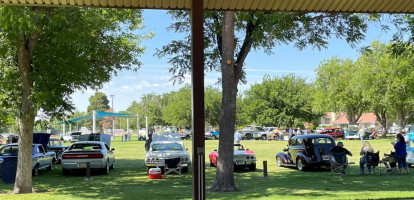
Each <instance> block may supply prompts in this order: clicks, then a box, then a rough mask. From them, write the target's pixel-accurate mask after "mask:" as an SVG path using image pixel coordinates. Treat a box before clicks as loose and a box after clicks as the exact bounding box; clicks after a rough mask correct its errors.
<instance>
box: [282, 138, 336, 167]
mask: <svg viewBox="0 0 414 200" xmlns="http://www.w3.org/2000/svg"><path fill="white" fill-rule="evenodd" d="M334 146H335V140H334V138H333V137H332V136H330V135H322V134H310V135H296V136H293V137H292V138H290V139H289V141H288V145H287V148H284V149H283V152H280V153H277V154H276V163H277V166H278V167H282V166H284V167H296V169H297V170H299V171H302V170H303V169H305V167H319V166H329V164H330V162H329V159H330V156H329V151H330V150H331V148H332V147H334Z"/></svg>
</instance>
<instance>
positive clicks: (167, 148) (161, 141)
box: [145, 133, 191, 172]
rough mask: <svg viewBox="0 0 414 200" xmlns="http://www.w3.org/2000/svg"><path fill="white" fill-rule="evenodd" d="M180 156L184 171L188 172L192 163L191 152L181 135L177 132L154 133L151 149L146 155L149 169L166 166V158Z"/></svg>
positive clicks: (146, 163)
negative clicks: (185, 146)
mask: <svg viewBox="0 0 414 200" xmlns="http://www.w3.org/2000/svg"><path fill="white" fill-rule="evenodd" d="M173 158H180V160H181V166H182V167H183V169H182V171H183V172H187V171H188V167H189V166H190V165H191V160H190V154H189V153H188V152H187V150H186V149H185V148H184V144H183V142H182V141H181V138H180V135H179V134H178V135H177V134H175V133H169V134H167V133H164V134H154V135H153V136H152V142H151V146H150V150H149V151H148V152H147V154H146V156H145V166H146V167H147V170H149V169H150V168H152V167H157V166H158V167H161V168H163V167H164V166H165V160H166V159H173Z"/></svg>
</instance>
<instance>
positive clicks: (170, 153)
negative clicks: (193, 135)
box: [147, 151, 190, 158]
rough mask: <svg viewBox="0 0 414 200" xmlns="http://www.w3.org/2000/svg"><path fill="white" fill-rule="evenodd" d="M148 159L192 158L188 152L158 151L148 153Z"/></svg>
mask: <svg viewBox="0 0 414 200" xmlns="http://www.w3.org/2000/svg"><path fill="white" fill-rule="evenodd" d="M147 157H151V158H177V157H190V154H189V153H188V152H186V151H156V152H148V153H147Z"/></svg>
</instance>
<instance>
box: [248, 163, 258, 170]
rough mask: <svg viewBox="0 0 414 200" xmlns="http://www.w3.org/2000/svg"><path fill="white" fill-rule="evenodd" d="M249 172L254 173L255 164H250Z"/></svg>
mask: <svg viewBox="0 0 414 200" xmlns="http://www.w3.org/2000/svg"><path fill="white" fill-rule="evenodd" d="M249 170H250V171H256V163H254V164H251V165H250V166H249Z"/></svg>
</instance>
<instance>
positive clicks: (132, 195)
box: [0, 138, 414, 200]
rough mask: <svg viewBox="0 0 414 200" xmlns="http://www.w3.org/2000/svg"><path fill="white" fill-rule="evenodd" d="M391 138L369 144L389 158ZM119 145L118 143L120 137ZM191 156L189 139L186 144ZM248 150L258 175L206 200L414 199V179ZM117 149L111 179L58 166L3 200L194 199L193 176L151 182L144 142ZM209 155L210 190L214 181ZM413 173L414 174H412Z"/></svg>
mask: <svg viewBox="0 0 414 200" xmlns="http://www.w3.org/2000/svg"><path fill="white" fill-rule="evenodd" d="M391 140H392V139H391V138H388V139H377V140H373V141H370V142H371V144H372V146H373V147H374V150H375V151H378V150H379V151H380V155H383V153H384V152H386V153H389V152H390V151H391V150H392V145H391V144H390V141H391ZM117 141H119V138H117ZM184 142H185V145H186V148H188V149H189V151H190V152H191V147H192V145H191V140H188V141H184ZM242 144H243V145H244V146H245V148H249V149H252V150H254V151H255V153H256V156H257V159H258V163H257V168H258V169H257V171H255V172H250V171H247V170H246V171H238V172H236V173H235V182H236V184H237V186H238V188H239V191H237V192H234V193H214V192H208V193H207V199H260V200H262V199H263V200H264V199H295V200H299V199H403V198H413V197H414V191H413V184H412V182H413V175H388V174H386V175H384V174H382V175H379V174H376V175H369V176H360V175H359V166H358V165H353V166H352V167H351V172H350V175H348V176H338V175H330V172H329V170H328V169H322V170H318V171H304V172H298V171H296V170H295V169H292V168H279V167H277V166H276V161H275V155H276V153H278V152H280V151H281V150H282V149H283V148H284V147H286V144H287V142H285V141H261V140H256V141H242ZM344 144H345V147H346V148H348V149H349V150H350V151H351V152H352V153H353V154H354V156H353V157H350V158H349V159H350V161H354V162H355V163H358V162H359V151H360V148H361V142H360V141H359V140H352V141H344ZM217 146H218V141H217V140H209V141H206V152H207V153H209V152H211V151H213V150H214V149H216V148H217ZM112 147H114V148H115V149H116V150H115V152H116V169H114V170H111V171H110V174H109V175H96V176H94V177H93V178H94V180H93V181H92V182H84V181H83V178H84V177H83V176H82V175H80V176H70V177H63V176H62V173H61V168H60V165H57V166H56V167H55V170H54V171H46V170H41V172H40V174H39V176H37V177H33V188H34V190H35V193H32V194H26V195H10V194H9V193H10V192H11V190H12V188H13V184H4V183H2V182H1V183H0V199H8V200H9V199H25V200H26V199H42V200H43V199H191V197H192V171H191V168H190V170H189V173H186V174H182V175H168V177H167V178H166V179H162V180H149V179H148V175H147V173H146V171H145V169H146V168H145V166H144V159H145V151H144V142H143V141H130V142H127V143H125V142H113V143H112ZM207 159H208V157H207V156H206V185H207V187H208V186H210V185H211V184H212V183H213V181H214V177H215V170H216V169H215V168H211V167H209V163H208V160H207ZM263 160H267V161H268V174H269V178H267V179H264V178H262V176H263V171H262V169H263V165H262V163H263ZM413 172H414V171H413Z"/></svg>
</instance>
